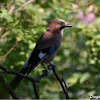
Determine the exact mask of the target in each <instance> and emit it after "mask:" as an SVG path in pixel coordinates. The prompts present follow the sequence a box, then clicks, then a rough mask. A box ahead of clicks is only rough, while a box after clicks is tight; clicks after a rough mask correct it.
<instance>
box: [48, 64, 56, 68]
mask: <svg viewBox="0 0 100 100" xmlns="http://www.w3.org/2000/svg"><path fill="white" fill-rule="evenodd" d="M49 64H50V65H49V66H48V69H52V67H54V68H55V67H56V66H55V64H53V63H49Z"/></svg>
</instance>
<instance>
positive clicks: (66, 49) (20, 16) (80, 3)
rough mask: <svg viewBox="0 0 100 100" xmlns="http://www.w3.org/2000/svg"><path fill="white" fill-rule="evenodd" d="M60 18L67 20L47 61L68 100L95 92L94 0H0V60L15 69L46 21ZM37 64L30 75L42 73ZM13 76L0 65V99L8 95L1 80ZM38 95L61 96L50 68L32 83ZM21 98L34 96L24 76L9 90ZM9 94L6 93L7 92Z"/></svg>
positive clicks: (97, 12)
mask: <svg viewBox="0 0 100 100" xmlns="http://www.w3.org/2000/svg"><path fill="white" fill-rule="evenodd" d="M55 18H60V19H63V20H65V21H66V22H67V23H69V24H71V25H72V26H73V27H72V28H66V29H65V30H64V38H63V42H62V46H61V48H60V50H59V52H58V54H57V56H56V58H55V59H54V61H53V63H54V64H55V65H56V66H57V67H56V70H57V73H58V75H59V76H60V77H63V78H64V79H65V81H66V83H67V86H68V91H69V92H68V93H69V96H70V98H71V99H82V98H84V99H89V96H90V95H98V96H99V95H100V0H10V1H9V0H0V64H1V65H3V66H5V67H6V68H8V69H11V70H15V71H19V70H20V69H21V67H22V66H23V64H24V62H25V61H26V60H27V58H28V55H29V53H30V52H31V51H32V50H33V48H34V46H35V43H36V41H37V40H38V38H39V37H40V36H41V35H42V34H43V33H44V32H45V31H46V26H47V24H48V22H49V21H50V20H52V19H55ZM43 70H44V69H43V67H41V65H39V66H38V67H37V68H35V70H33V71H32V72H31V74H30V76H31V77H33V78H35V77H37V76H38V75H40V74H42V71H43ZM14 77H15V75H12V74H7V73H5V72H3V71H2V70H0V98H8V93H7V90H6V86H5V84H9V83H10V82H11V81H12V80H13V78H14ZM38 91H39V96H40V99H64V98H65V95H64V93H63V91H62V89H61V86H60V84H59V82H58V81H57V79H56V78H55V76H54V74H53V73H52V71H50V73H49V75H48V77H45V78H44V79H42V80H41V81H40V83H39V84H38ZM15 92H16V94H17V96H18V97H20V98H22V99H32V98H34V91H33V87H32V84H31V82H30V81H28V80H26V79H23V80H22V81H21V83H20V85H19V86H18V88H17V89H16V90H15ZM10 98H12V97H10Z"/></svg>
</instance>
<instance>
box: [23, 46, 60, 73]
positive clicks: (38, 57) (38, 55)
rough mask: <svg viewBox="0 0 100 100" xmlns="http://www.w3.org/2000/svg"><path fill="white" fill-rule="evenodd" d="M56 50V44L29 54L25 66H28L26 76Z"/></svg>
mask: <svg viewBox="0 0 100 100" xmlns="http://www.w3.org/2000/svg"><path fill="white" fill-rule="evenodd" d="M57 48H58V44H56V45H54V46H52V47H48V48H44V49H37V48H35V49H34V50H33V52H32V53H31V54H30V57H29V59H28V61H27V66H28V72H27V74H29V73H30V72H31V71H32V70H33V69H34V68H35V67H36V66H37V65H39V64H40V63H41V62H42V61H43V60H45V59H46V58H47V57H49V56H50V55H51V54H53V53H54V52H55V50H56V49H57ZM24 68H25V67H24Z"/></svg>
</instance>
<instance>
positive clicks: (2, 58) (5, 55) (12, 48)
mask: <svg viewBox="0 0 100 100" xmlns="http://www.w3.org/2000/svg"><path fill="white" fill-rule="evenodd" d="M19 42H20V39H18V40H16V42H15V44H14V45H13V46H12V47H11V48H10V49H9V51H8V52H7V53H6V54H4V55H3V56H1V57H0V58H1V59H0V62H2V61H3V60H4V59H5V58H6V57H7V56H8V55H9V54H10V53H11V52H12V51H13V50H14V49H15V48H16V47H17V45H18V43H19Z"/></svg>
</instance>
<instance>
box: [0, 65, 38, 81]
mask: <svg viewBox="0 0 100 100" xmlns="http://www.w3.org/2000/svg"><path fill="white" fill-rule="evenodd" d="M0 69H2V70H3V71H5V72H7V73H11V74H14V75H19V76H21V77H23V78H26V79H27V80H30V81H31V82H34V81H36V82H38V81H37V80H36V79H33V78H31V77H29V76H27V75H24V74H22V73H19V72H16V71H13V70H10V69H7V68H5V67H4V66H2V65H0Z"/></svg>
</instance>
